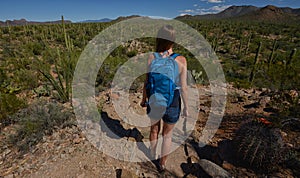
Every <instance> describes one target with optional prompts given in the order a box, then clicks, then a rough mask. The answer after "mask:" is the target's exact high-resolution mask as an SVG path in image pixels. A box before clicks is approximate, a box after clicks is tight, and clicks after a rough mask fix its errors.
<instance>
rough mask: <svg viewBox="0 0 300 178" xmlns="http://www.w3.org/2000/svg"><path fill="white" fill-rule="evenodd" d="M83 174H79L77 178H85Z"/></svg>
mask: <svg viewBox="0 0 300 178" xmlns="http://www.w3.org/2000/svg"><path fill="white" fill-rule="evenodd" d="M85 177H86V176H85V173H84V172H83V173H82V174H80V175H79V176H78V177H77V178H85Z"/></svg>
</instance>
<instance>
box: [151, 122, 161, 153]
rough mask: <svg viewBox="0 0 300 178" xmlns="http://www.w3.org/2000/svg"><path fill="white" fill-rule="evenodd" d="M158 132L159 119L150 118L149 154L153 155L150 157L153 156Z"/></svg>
mask: <svg viewBox="0 0 300 178" xmlns="http://www.w3.org/2000/svg"><path fill="white" fill-rule="evenodd" d="M159 132H160V120H151V130H150V149H151V153H150V154H151V156H153V157H152V158H155V153H156V147H157V140H158V134H159Z"/></svg>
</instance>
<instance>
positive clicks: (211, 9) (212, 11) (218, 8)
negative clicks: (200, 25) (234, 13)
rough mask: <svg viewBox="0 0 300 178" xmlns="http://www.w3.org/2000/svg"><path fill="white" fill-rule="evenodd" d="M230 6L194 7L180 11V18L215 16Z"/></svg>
mask: <svg viewBox="0 0 300 178" xmlns="http://www.w3.org/2000/svg"><path fill="white" fill-rule="evenodd" d="M202 1H204V0H202ZM206 1H207V0H206ZM230 6H232V5H216V6H212V7H209V8H201V7H200V6H199V5H197V6H194V8H195V9H186V10H181V11H179V12H180V16H184V15H204V14H216V13H219V12H221V11H223V10H225V9H227V8H228V7H230Z"/></svg>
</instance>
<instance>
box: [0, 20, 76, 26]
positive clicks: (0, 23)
mask: <svg viewBox="0 0 300 178" xmlns="http://www.w3.org/2000/svg"><path fill="white" fill-rule="evenodd" d="M64 22H65V23H72V22H71V21H70V20H65V21H64ZM60 23H61V20H57V21H47V22H35V21H27V20H26V19H20V20H6V21H5V22H3V21H0V27H3V26H7V25H11V26H17V25H36V24H60Z"/></svg>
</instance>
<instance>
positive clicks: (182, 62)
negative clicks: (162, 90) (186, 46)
mask: <svg viewBox="0 0 300 178" xmlns="http://www.w3.org/2000/svg"><path fill="white" fill-rule="evenodd" d="M176 61H177V62H178V66H179V72H180V76H179V77H180V85H181V96H182V100H183V113H182V114H183V116H185V117H187V116H188V91H187V90H188V88H187V62H186V59H185V57H183V56H180V57H178V59H176Z"/></svg>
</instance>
